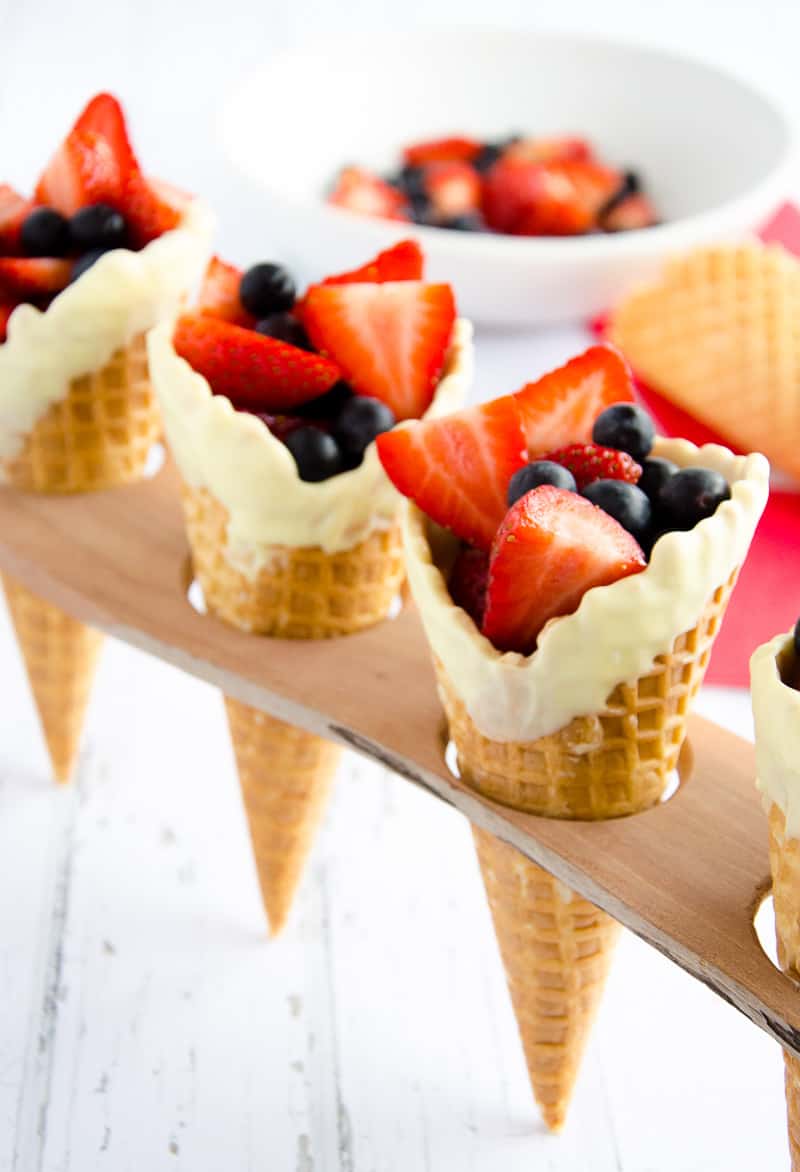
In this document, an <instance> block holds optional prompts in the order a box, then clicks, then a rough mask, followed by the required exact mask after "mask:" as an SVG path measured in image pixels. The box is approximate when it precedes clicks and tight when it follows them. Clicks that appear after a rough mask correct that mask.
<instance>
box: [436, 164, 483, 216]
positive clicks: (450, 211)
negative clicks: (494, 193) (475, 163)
mask: <svg viewBox="0 0 800 1172" xmlns="http://www.w3.org/2000/svg"><path fill="white" fill-rule="evenodd" d="M424 187H425V194H426V195H427V197H428V199H429V201H430V204H431V208H432V210H433V215H434V217H435V218H436V219H438V220H451V219H454V218H456V217H457V216H463V215H466V214H467V213H469V212H474V211H477V210H478V209H479V208H480V206H481V180H480V176H479V175H478V172H477V171H476V170H475V168H474V167H470V165H469V163H432V164H431V165H430V166H429V167H426V169H425V178H424Z"/></svg>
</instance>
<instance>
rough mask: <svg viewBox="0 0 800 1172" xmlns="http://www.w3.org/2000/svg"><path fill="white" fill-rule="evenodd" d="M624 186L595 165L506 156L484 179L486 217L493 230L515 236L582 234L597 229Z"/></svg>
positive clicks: (616, 174)
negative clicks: (604, 209) (597, 225)
mask: <svg viewBox="0 0 800 1172" xmlns="http://www.w3.org/2000/svg"><path fill="white" fill-rule="evenodd" d="M621 182H622V176H621V174H620V172H619V171H616V170H614V169H613V168H611V167H604V166H602V165H601V164H600V163H595V162H592V161H584V160H580V159H566V160H554V161H551V162H542V163H537V162H531V161H526V160H525V159H520V158H514V157H513V155H512V156H504V157H503V158H501V159H499V160H498V162H497V163H495V165H494V166H493V167H492V168H491V170H490V171H489V173H488V175H487V176H486V181H485V184H484V193H483V213H484V215H485V217H486V222H487V223H488V224H489V226H490V227H491V228H494V229H495V230H496V231H498V232H507V233H510V234H512V235H515V236H574V235H579V234H582V233H584V232H588V231H590V229H592V228H594V227H595V226H596V224H597V218H598V215H599V214H600V212H601V211H602V209H603V207H604V206H605V204H606V203H608V201H609V200H610V199H611V197H612V196H613V195H614V194H615V192H617V191H618V190H619V187H620V183H621Z"/></svg>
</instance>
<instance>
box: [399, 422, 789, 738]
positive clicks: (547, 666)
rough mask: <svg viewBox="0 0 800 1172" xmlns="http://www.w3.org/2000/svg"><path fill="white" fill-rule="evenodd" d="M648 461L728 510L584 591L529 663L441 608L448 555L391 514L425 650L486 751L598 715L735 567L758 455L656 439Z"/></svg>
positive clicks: (441, 544) (760, 499)
mask: <svg viewBox="0 0 800 1172" xmlns="http://www.w3.org/2000/svg"><path fill="white" fill-rule="evenodd" d="M654 454H656V455H659V456H663V457H665V458H667V459H670V460H674V461H675V463H676V464H678V465H680V466H682V467H688V466H697V467H705V468H713V469H715V470H717V471H718V472H721V473H722V475H723V476H725V478H726V479H727V480H728V482H729V483H730V485H731V499H730V500H728V501H724V502H723V503H722V504H721V505H720V506H719V508H718V509H717V511H716V512H715V513H714V515H713V516H712V517H708V518H707V519H706V520H704V521H701V522H700V523H699V524H698V525H696V526H695V527H694V529H692V530H690V531H689V532H672V533H667V534H665V535H664V537H662V538H661V539H660V540H659V541H658V542H656V545H655V547H654V549H653V553H652V556H651V559H650V563H649V565H648V567H647V569H646V570H643V571H642V572H641V573H640V574H633V575H631V576H630V577H628V578H623V579H621V580H620V581H618V582H614V583H612V585H610V586H598V587H595V588H594V589H592V590H587V592H586V594H584V596H583V598H582V599H581V603H580V606H579V607H578V609H577V610H576V611H575V612H574V614H571V615H566V616H564V617H563V618H557V619H552V620H551V621H550V622H549V623H548V624H546V626H545V628H544V630H543V631H542V633H541V634H540V636H539V641H538V645H537V649H536V651H534V652H533V654H531V655H527V656H525V655H520V654H518V653H517V652H505V653H503V652H500V651H498V650H497V649H496V648H495V647H493V646H492V644H491V643H490V642H489V640H488V639H486V638H485V637H484V636H483V635H481V633H480V632H479V631H478V629H477V627H476V626H475V624H474V622H473V621H472V619H471V618H470V617H469V615H468V614H467V613H466V612H465V611H464V610H462V609H461V608H460V607H458V606H456V605H455V603H454V602H453V600H452V598H451V597H450V593H449V590H448V588H447V581H446V577H445V575H446V574H447V573H448V572H449V569H450V567H451V565H452V561H453V558H454V556H455V552H456V549H457V546H458V542H457V540H456V539H455V538H454V537H453V536H452V534H450V533H447V532H446V531H445V530H443V529H440V528H439V527H438V526H435V525H433V524H432V523H431V522H430V521H429V520H428V518H427V517H426V516H425V515H424V514H423V513H422V512H421V511H420V510H419V509H418V508H417V507H416V506H415V505H414V504H412V503H411V502H408V503H407V505H406V508H405V510H404V515H403V538H404V543H405V551H406V565H407V569H408V580H409V585H410V587H411V592H412V594H413V596H414V600H415V602H416V604H417V607H418V608H419V612H420V616H421V618H422V622H423V625H424V627H425V632H426V635H427V637H428V642H429V643H430V646H431V649H432V651H433V653H434V655H436V656H437V657H438V659H439V660H440V661H441V662H442V664H443V666H444V669H445V671H446V672H447V675H448V677H449V679H450V681H451V683H452V686H453V687H454V688H455V690H456V692H457V693H458V695H459V696H460V698H461V700H462V701H463V703H464V705H465V707H466V709H467V711H468V712H469V715H470V716H471V718H472V720H473V721H474V722H475V725H476V727H477V728H478V730H479V731H480V732H481V733H482V734H483V735H484V736H486V737H489V738H491V739H492V740H496V741H513V742H520V741H534V740H536V739H538V738H539V737H543V736H548V735H549V734H550V733H554V732H557V731H558V730H559V729H561V728H563V727H564V726H565V725H567V724H568V723H569V722H570V720H572V719H573V718H574V717H576V716H587V715H590V714H592V713H595V712H599V711H601V710H602V708H603V705H604V703H605V701H606V699H607V697H608V696H609V694H610V693H611V692H612V691H613V689H614V688H615V687H616V686H617V685H618V684H620V683H624V682H626V681H633V680H635V679H638V678H639V677H640V676H641V675H642V674H643V673H644V672H646V671H647V670H649V668H650V666H651V665H652V662H653V660H654V659H655V657H656V656H657V655H661V654H663V653H664V652H666V651H667V650H668V649H669V648H670V647H671V646H672V643H673V641H674V640H675V639H676V638H677V636H678V635H681V634H683V633H684V632H685V631H688V630H691V628H692V627H694V626H695V624H696V623H697V620H698V619H699V617H700V615H701V614H702V612H703V609H704V608H705V606H706V603H707V602H708V600H709V598H710V597H711V596H712V594H713V593H714V591H715V590H716V589H717V588H718V587H719V586H721V585H722V584H723V583H725V582H726V581H727V580H728V578H729V577H730V575H731V573H732V572H733V571H734V569H736V568H737V566H739V565H741V563H742V561H743V560H744V558H745V556H746V554H747V550H748V548H749V546H750V542H751V540H752V537H753V534H754V532H755V529H756V526H757V524H758V521H759V518H760V516H761V514H762V512H763V510H764V506H765V504H766V501H767V495H768V492H769V464H768V463H767V460H766V459H765V458H764V456H762V455H759V454H758V453H754V454H752V455H749V456H734V455H733V453H731V452H730V451H728V449H727V448H723V447H720V446H718V445H716V444H707V445H706V446H705V447H702V448H697V447H696V446H695V445H694V444H691V443H689V442H688V441H687V440H666V439H658V440H657V441H656V446H655V449H654Z"/></svg>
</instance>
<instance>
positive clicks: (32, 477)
mask: <svg viewBox="0 0 800 1172" xmlns="http://www.w3.org/2000/svg"><path fill="white" fill-rule="evenodd" d="M159 430H160V425H159V419H158V409H157V405H156V402H155V398H154V396H153V392H152V389H151V387H150V382H149V379H148V374H147V354H146V351H145V344H144V335H142V334H139V335H137V336H136V337H135V338H134V339H133V340H132V341H131V342H130V343H129V344H128V345H127V346H125V347H123V348H122V349H120V350H117V351H116V353H115V354H113V355H112V357H111V358H110V360H109V361H108V362H107V363H106V365H105V366H103V367H102V368H101V369H100V370H98V371H95V372H93V373H92V374H86V375H82V376H81V377H80V378H76V379H73V380H72V382H71V383H70V385H69V389H68V391H67V394H66V395H65V396H64V398H63V399H60V400H59V401H58V402H57V403H54V404H53V405H52V406H51V407H50V408H49V409H48V411H47V412H46V413H45V414H44V415H43V416H42V417H41V418H40V419H39V420H38V421H37V422H36V424H35V425H34V427H33V429H32V431H31V432H30V434H29V435H28V437H27V439H26V441H25V443H24V445H23V447H22V448H21V449H20V451H19V452H18V453H17V454H16V455H14V456H13V457H11V458H7V459H6V460H5V461H4V462H3V472H4V474H5V478H6V480H7V481H8V483H9V484H11V485H13V486H14V487H15V488H18V489H21V490H23V491H26V492H43V493H76V492H94V491H96V490H98V489H102V488H109V487H112V486H113V485H117V484H126V483H128V482H130V481H133V480H137V479H139V478H140V477H141V475H142V473H143V471H144V467H145V464H146V462H147V457H148V455H149V452H150V449H151V447H152V445H153V443H154V442H155V440H156V439H157V438H158V435H159ZM4 586H5V592H6V596H7V598H8V603H9V607H10V610H11V617H12V621H13V623H14V629H15V631H16V635H17V640H18V642H19V645H20V650H21V651H22V657H23V659H24V661H25V666H26V669H27V672H28V678H29V680H30V683H31V688H32V691H33V696H34V700H35V702H36V707H37V709H38V711H39V717H40V719H41V722H42V728H43V731H44V735H45V740H46V742H47V747H48V750H49V753H50V759H51V761H52V765H53V772H54V773H55V776H56V778H57V779H58V780H59V781H61V782H64V781H67V780H68V779H69V777H70V774H71V772H72V769H73V766H74V763H75V759H76V756H77V752H78V748H79V744H80V737H81V730H82V727H83V719H84V716H85V713H86V708H87V705H88V702H89V694H90V691H91V686H92V681H93V679H94V673H95V670H96V667H97V660H98V656H99V653H100V649H101V647H102V642H103V640H102V636H101V635H100V634H98V632H96V631H93V630H90V629H89V628H88V627H85V626H84V625H83V624H82V623H79V622H78V621H77V620H76V619H73V618H70V617H69V616H68V615H66V614H64V613H63V612H62V611H60V610H59V609H58V608H57V607H55V606H53V605H52V604H51V603H49V602H45V601H44V600H43V599H40V598H38V597H37V596H36V595H34V594H31V593H30V591H28V590H26V589H25V588H24V587H23V586H21V585H19V584H18V583H15V582H12V581H11V580H10V579H8V578H5V579H4Z"/></svg>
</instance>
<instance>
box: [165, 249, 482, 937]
mask: <svg viewBox="0 0 800 1172" xmlns="http://www.w3.org/2000/svg"><path fill="white" fill-rule="evenodd" d="M399 248H400V251H399V253H397V252H396V250H393V251H392V253H391V254H382V257H386V256H387V255H388V256H389V258H390V259H389V261H386V262H385V261H384V260H383V259H382V258H381V257H378V258H376V260H375V262H371V264H370V265H369V266H365V269H364V270H361V271H359V272H358V273H356V274H354V275H353V276H354V278H357V279H353V280H352V281H347V282H345V283H344V284H343V285H342V286H341V288H342V289H344V295H342V296H340V293H339V288H340V287H339V286H338V285H331V286H327V285H325V286H316V287H312V289H311V290H309V291H308V293H307V294H306V296H305V298H304V299H303V300H302V302H301V301H299V300H297V299H296V298H295V297H294V295H293V294H290V295H289V296H286V291H287V288H289V287H290V284H289V282H290V279H289V277H288V274H286V273H285V270H283V269H282V268H280V267H279V266H276V265H267V264H264V265H257V266H254V268H253V269H251V270H248V271H247V272H246V273H244V274H242V273H240V272H239V271H238V270H236V269H234V268H233V266H230V265H227V264H225V263H224V262H222V261H220V260H219V258H215V259H214V261H212V264H211V266H210V268H209V270H208V273H207V276H206V280H205V282H204V284H203V287H202V289H201V293H200V304H199V312H197V313H195V314H194V315H186V317H185V318H184V319H181V322H179V324H178V328H177V329H176V330H174V331H173V330H172V329H171V328H170V327H167V326H163V327H159V328H157V329H155V330H153V331H152V333H151V334H150V337H149V342H148V344H149V354H150V364H151V369H152V372H153V378H154V383H155V387H156V392H157V395H158V398H159V401H160V405H161V409H162V413H163V417H164V422H165V430H166V435H167V439H168V442H169V445H170V448H171V451H172V454H173V456H174V458H175V462H176V464H177V466H178V470H179V472H180V474H181V480H182V486H181V496H182V502H183V508H184V516H185V521H186V530H187V536H188V539H189V544H190V547H191V551H192V559H193V565H194V572H195V574H196V577H197V580H198V581H199V583H200V585H201V586H202V589H203V595H204V600H205V604H206V607H207V609H208V610H209V611H210V612H211V613H213V614H215V615H216V616H217V617H219V618H220V619H223V620H224V621H225V622H227V623H230V624H231V625H232V626H235V627H237V628H239V629H240V630H244V631H248V632H250V633H252V634H254V635H261V636H272V637H282V638H289V639H325V638H331V637H337V636H344V635H349V634H353V633H355V632H357V631H360V630H363V629H365V628H366V627H369V626H372V625H374V624H375V623H378V622H380V621H381V620H383V619H384V618H386V617H387V615H388V614H389V613H390V611H391V607H392V604H393V602H394V601H395V600H396V598H397V595H398V592H399V590H400V588H401V586H402V584H403V581H404V578H405V569H404V565H403V555H402V543H401V537H400V530H399V522H398V511H399V506H400V501H399V498H398V496H397V494H396V493H395V491H394V489H393V488H392V487H391V485H390V484H389V482H388V480H387V479H386V476H385V474H384V472H383V469H382V467H381V465H380V461H379V460H378V457H377V453H376V451H375V445H374V443H373V442H372V438H374V437H373V436H372V435H371V434H369V431H368V432H367V433H366V435H365V434H364V433H362V440H364V442H362V445H361V449H360V450H359V451H357V452H355V453H354V452H353V450H352V447H351V448H350V449H348V453H349V455H348V460H347V462H348V463H349V466H347V467H345V466H344V465H345V446H346V441H347V440H348V439H350V440H352V439H353V433H352V431H350V432H348V430H347V427H346V426H345V424H346V421H347V419H348V417H349V418H350V419H351V420H352V418H354V415H358V414H359V413H360V412H363V413H364V414H362V415H361V416H360V417H361V418H362V419H367V424H368V425H369V426H372V425H373V423H375V422H376V421H378V422H380V420H381V419H382V418H383V417H385V416H386V404H385V403H384V402H382V401H381V400H379V399H378V397H377V396H369V395H367V394H366V393H364V392H363V390H358V389H356V384H357V383H358V385H359V386H360V385H361V384H360V382H359V380H358V373H359V369H360V367H359V361H360V359H359V358H356V359H353V360H352V364H351V362H350V361H349V360H348V358H347V357H346V358H344V359H343V361H344V363H345V366H346V373H347V378H348V383H347V384H345V383H344V375H345V368H340V366H339V359H338V358H336V357H335V352H339V353H342V354H347V355H349V354H350V349H348V336H347V334H346V333H345V337H344V339H341V338H340V337H339V334H338V333H335V334H334V335H333V336H332V337H331V339H330V344H329V345H326V347H325V348H324V352H323V348H322V346H318V348H314V346H313V344H312V342H311V341H310V340H309V338H308V335H307V334H306V333H305V328H304V327H305V326H306V325H308V326H309V327H310V332H312V333H313V332H314V321H313V320H312V315H311V313H310V312H309V314H308V316H306V314H305V307H306V306H311V307H312V308H313V307H314V306H315V304H316V301H317V300H320V301H321V302H326V300H334V301H335V302H336V305H335V306H334V308H335V310H336V314H337V315H338V316H337V318H336V320H337V322H338V320H339V318H340V316H341V315H342V314H343V313H345V311H346V310H347V304H346V303H348V302H349V299H350V298H351V297H352V298H353V301H354V304H356V303H357V304H358V305H360V304H361V302H362V301H364V300H367V301H372V299H373V298H374V299H375V301H376V303H377V305H378V306H379V311H380V312H381V313H383V310H382V309H381V308H380V307H381V306H382V305H383V302H384V301H386V302H387V304H389V309H388V311H387V313H386V314H385V315H384V316H383V318H382V321H383V328H382V330H381V331H380V333H381V334H382V335H383V338H382V339H381V338H379V339H378V340H377V342H376V343H375V344H376V347H377V357H376V356H375V354H370V353H369V348H368V349H367V352H366V359H367V365H368V366H369V365H370V364H378V365H381V366H383V365H385V363H382V362H381V354H382V351H381V346H384V345H385V346H388V345H389V341H388V336H391V334H392V332H393V331H394V332H396V333H397V335H398V339H401V338H405V339H406V340H407V342H409V343H412V351H411V353H412V357H413V355H414V354H421V353H424V352H425V351H426V345H427V343H426V341H425V338H424V337H423V338H422V340H421V342H420V341H419V340H414V333H415V329H416V327H415V326H414V320H415V317H416V314H417V307H418V305H419V304H420V303H423V302H425V304H427V302H426V298H427V296H428V293H427V291H428V290H429V289H430V290H434V291H435V292H434V295H433V297H434V301H435V300H436V298H438V290H439V289H440V288H444V287H438V286H426V285H424V284H423V283H422V282H421V281H420V280H418V279H413V278H414V277H416V276H421V272H420V273H410V274H406V273H405V271H403V273H402V274H398V275H397V279H396V280H394V279H388V278H387V279H386V280H384V275H385V274H383V272H382V268H381V266H382V265H383V264H384V263H389V264H390V265H393V263H394V262H393V260H392V257H394V256H395V255H397V257H398V258H399V259H400V260H402V258H403V256H404V255H405V253H404V249H405V246H399ZM410 256H411V260H412V261H413V263H414V265H417V264H418V265H419V266H420V268H421V263H422V262H421V256H419V255H418V252H417V250H416V249H415V248H414V251H413V253H411V254H410ZM394 276H395V274H394V271H392V272H391V273H390V274H389V277H390V278H393V277H394ZM337 280H338V279H337ZM259 281H260V282H261V283H260V286H259ZM329 288H330V289H332V292H331V293H330V294H329V293H326V292H325V290H326V289H329ZM253 289H255V298H253V297H251V293H252V290H253ZM315 289H317V290H320V289H321V290H322V294H321V295H320V297H319V298H318V297H317V295H316V294H315V292H314V290H315ZM259 297H260V298H261V301H260V302H259ZM265 298H266V299H267V300H266V303H265V301H264V299H265ZM270 298H272V308H276V303H277V306H280V305H281V304H283V306H284V309H283V311H280V310H279V309H277V308H276V312H275V313H274V314H272V315H271V316H270V315H269V314H266V310H268V309H269V308H270V307H271V306H270V301H269V299H270ZM448 299H449V304H450V307H451V312H452V295H450V294H449V292H448ZM254 301H255V304H254ZM287 302H288V304H287ZM395 303H397V305H396V306H395ZM259 304H261V306H262V307H263V308H262V313H264V314H266V316H265V318H264V320H263V321H262V322H260V323H258V329H256V328H254V325H255V315H256V312H258V309H259ZM247 305H250V306H252V307H253V309H254V313H253V314H252V315H251V316H250V317H249V318H248V311H247V308H246V306H247ZM348 311H349V310H348ZM376 312H377V311H376ZM395 312H396V313H398V314H399V315H400V319H399V321H398V322H397V323H396V324H395V318H394V314H395ZM425 312H426V311H425V310H424V308H423V317H424V316H425ZM322 318H323V321H322V327H324V326H325V323H326V321H327V318H326V316H325V311H324V308H323V312H322ZM322 327H320V328H322ZM262 331H263V332H262ZM270 331H271V332H270ZM387 332H388V336H387ZM289 339H290V340H289ZM351 342H352V347H351V349H352V348H353V347H356V346H357V347H359V348H360V346H361V337H360V336H359V337H358V338H357V339H356V340H355V341H353V340H352V339H351ZM439 344H441V346H442V349H441V355H440V358H439V360H438V362H437V363H436V364H435V377H434V378H431V376H430V373H429V374H426V375H425V378H426V379H430V380H431V381H430V388H429V394H428V396H427V401H426V402H424V404H423V410H424V411H428V412H431V413H434V414H435V413H436V412H445V411H448V410H452V409H454V408H456V407H458V406H459V405H460V404H461V402H462V400H463V396H464V394H465V391H466V387H467V385H468V382H469V378H470V374H471V331H470V328H469V326H468V325H467V323H464V322H457V321H455V319H454V317H453V318H452V320H450V321H449V323H447V327H446V332H443V333H442V337H441V343H439V342H437V343H436V345H439ZM399 352H401V350H400V344H399V342H398V346H397V347H396V348H395V350H394V353H395V354H397V353H399ZM359 355H360V349H359ZM362 357H363V356H362ZM414 361H416V359H414ZM430 369H433V367H431V368H430ZM240 370H242V371H244V376H243V377H242V379H241V380H240V378H239V372H240ZM412 370H413V367H412ZM402 375H403V372H402V371H400V372H397V376H396V377H395V378H394V379H393V380H392V382H391V387H392V388H396V389H397V390H398V391H402V389H403V377H402ZM331 380H333V381H331ZM333 384H336V385H335V386H334V385H333ZM370 385H371V384H370ZM406 389H408V388H406ZM296 396H299V398H295V397H296ZM406 402H407V400H406ZM393 403H394V408H393V412H392V414H391V415H390V416H388V417H387V418H388V419H389V420H390V422H389V423H388V425H389V426H391V424H393V423H394V420H395V418H399V417H402V415H401V410H402V408H401V405H400V403H399V402H397V401H396V400H393ZM364 404H366V406H364ZM417 406H419V400H417ZM384 426H386V423H384ZM333 436H336V437H338V438H337V439H336V440H334V438H333ZM298 437H299V439H298ZM295 441H297V442H296V446H292V444H293V443H294V442H295ZM326 460H328V465H327V466H326V465H325V461H326ZM226 708H227V715H228V724H229V728H230V732H231V737H232V741H233V746H234V752H235V757H236V763H237V767H238V772H239V778H240V782H241V788H242V795H243V799H244V804H245V809H246V813H247V817H248V822H249V828H250V836H251V840H252V845H253V851H254V855H255V862H256V867H257V870H258V875H259V881H260V885H261V891H262V894H263V898H264V904H265V907H266V911H267V916H268V919H269V923H270V927H271V930H272V932H273V933H277V932H279V931H280V930H281V928H282V927H283V926H284V924H285V922H286V919H287V916H288V914H289V910H290V907H291V903H292V899H293V896H294V894H295V891H296V888H297V885H298V883H299V881H300V879H301V876H302V873H303V869H304V864H305V862H306V859H307V857H308V854H309V851H310V850H311V847H312V843H313V838H314V833H315V831H316V829H317V827H318V825H319V822H320V819H321V818H322V815H323V813H324V809H325V804H326V801H327V797H328V794H329V791H330V786H331V779H332V776H333V774H334V772H335V769H336V765H337V762H338V760H339V755H340V750H339V749H338V748H337V747H336V746H334V745H332V744H330V743H329V742H328V741H326V740H324V739H323V738H320V737H319V736H316V735H314V734H312V733H309V732H306V731H304V730H302V729H298V728H295V727H293V726H291V725H289V724H285V723H283V722H281V721H279V720H277V719H275V718H273V717H270V716H267V715H265V714H264V713H262V712H260V711H258V710H256V709H253V708H250V707H248V706H247V705H245V704H242V703H240V702H239V701H236V700H233V699H231V698H230V697H227V698H226Z"/></svg>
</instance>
